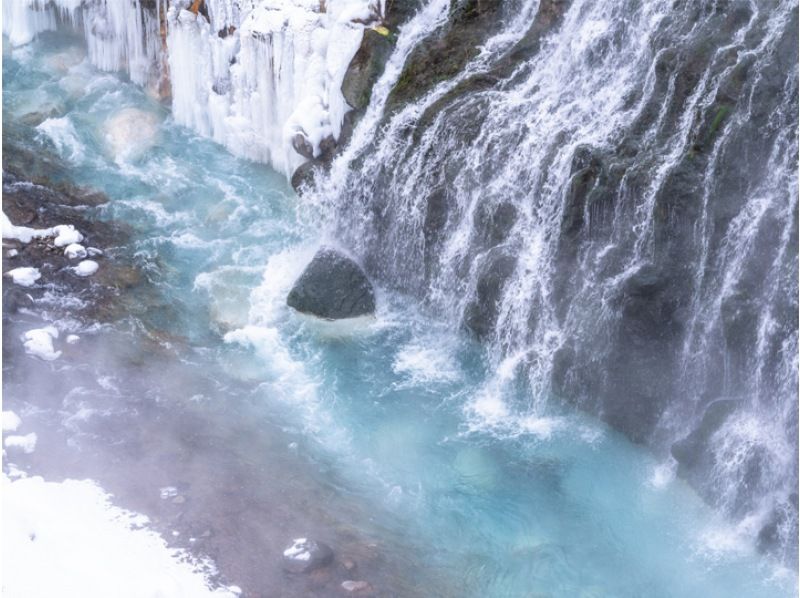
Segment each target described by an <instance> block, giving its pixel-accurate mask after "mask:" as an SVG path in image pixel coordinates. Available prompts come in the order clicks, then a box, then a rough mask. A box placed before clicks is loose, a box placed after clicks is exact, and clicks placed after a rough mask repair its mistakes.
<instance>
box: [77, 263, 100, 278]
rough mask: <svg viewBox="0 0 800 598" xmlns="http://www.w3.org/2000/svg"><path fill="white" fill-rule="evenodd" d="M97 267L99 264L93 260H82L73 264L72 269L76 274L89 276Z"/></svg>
mask: <svg viewBox="0 0 800 598" xmlns="http://www.w3.org/2000/svg"><path fill="white" fill-rule="evenodd" d="M99 267H100V266H99V265H98V263H97V262H95V261H94V260H83V261H82V262H81V263H79V264H78V265H77V266H75V267H74V268H73V270H74V271H75V274H77V275H78V276H82V277H86V276H91V275H92V274H94V273H95V272H97V269H98V268H99Z"/></svg>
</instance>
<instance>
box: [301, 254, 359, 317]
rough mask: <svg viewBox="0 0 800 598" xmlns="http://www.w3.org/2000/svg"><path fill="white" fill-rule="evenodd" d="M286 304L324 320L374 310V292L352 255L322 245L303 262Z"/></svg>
mask: <svg viewBox="0 0 800 598" xmlns="http://www.w3.org/2000/svg"><path fill="white" fill-rule="evenodd" d="M286 303H287V304H288V305H289V307H293V308H294V309H296V310H297V311H299V312H302V313H306V314H311V315H314V316H317V317H320V318H326V319H328V320H339V319H343V318H355V317H357V316H364V315H368V314H372V313H374V312H375V292H374V291H373V289H372V284H371V283H370V281H369V279H368V278H367V275H366V274H364V271H363V270H362V269H361V267H360V266H359V265H358V264H357V263H356V262H354V261H353V260H352V259H350V258H349V257H347V256H346V255H344V254H342V253H341V252H339V251H336V250H335V249H331V248H330V247H323V248H322V249H320V250H319V251H318V252H317V254H316V255H315V256H314V259H312V260H311V263H310V264H308V266H306V269H305V270H304V271H303V273H302V274H301V275H300V278H298V279H297V281H296V282H295V283H294V286H293V287H292V290H291V291H290V292H289V296H288V297H287V298H286Z"/></svg>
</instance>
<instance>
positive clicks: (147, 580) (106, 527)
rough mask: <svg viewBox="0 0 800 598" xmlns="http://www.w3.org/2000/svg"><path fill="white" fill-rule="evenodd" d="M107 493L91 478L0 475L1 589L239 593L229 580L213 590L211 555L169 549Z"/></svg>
mask: <svg viewBox="0 0 800 598" xmlns="http://www.w3.org/2000/svg"><path fill="white" fill-rule="evenodd" d="M110 499H111V497H110V496H109V495H108V494H106V493H105V492H104V491H103V490H102V488H100V487H99V486H98V485H97V484H96V483H94V482H92V481H90V480H82V481H78V480H66V481H64V482H62V483H54V482H46V481H44V480H43V479H42V478H41V477H28V478H22V479H16V480H12V479H11V478H10V477H8V476H6V475H3V528H4V532H3V549H4V559H5V561H4V568H3V569H4V571H3V572H4V579H3V593H4V595H5V594H8V595H9V596H29V597H37V596H41V597H44V596H64V595H66V594H69V595H78V594H80V596H82V597H85V598H94V597H98V598H100V597H104V598H105V597H106V596H115V597H119V598H140V597H142V596H153V597H155V596H192V597H197V598H202V597H215V598H232V597H234V596H238V595H239V594H240V593H241V590H240V589H239V588H237V587H235V586H232V587H218V588H216V589H212V585H211V581H210V580H211V577H212V576H213V575H215V574H216V568H215V567H214V564H213V563H212V562H211V561H209V560H207V559H196V558H193V557H192V556H191V555H189V554H188V553H186V552H185V551H183V550H179V549H173V548H169V547H168V546H167V543H166V542H165V541H164V539H163V538H162V537H161V536H159V535H158V534H157V533H155V532H153V531H152V530H149V529H147V528H146V527H144V526H145V525H146V524H147V523H149V521H148V519H147V517H145V516H144V515H140V514H137V513H133V512H130V511H126V510H123V509H120V508H119V507H116V506H114V505H112V504H111V500H110ZM100 564H102V566H100ZM43 573H46V574H43ZM72 590H74V591H72Z"/></svg>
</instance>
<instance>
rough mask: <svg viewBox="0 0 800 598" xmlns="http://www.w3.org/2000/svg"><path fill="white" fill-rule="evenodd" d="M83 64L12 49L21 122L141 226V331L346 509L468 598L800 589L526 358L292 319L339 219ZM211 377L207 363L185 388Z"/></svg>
mask: <svg viewBox="0 0 800 598" xmlns="http://www.w3.org/2000/svg"><path fill="white" fill-rule="evenodd" d="M83 59H84V56H83V53H82V52H81V50H80V46H79V45H77V42H76V41H74V40H72V39H70V38H64V37H55V36H45V37H43V38H42V39H41V40H39V41H37V42H35V43H33V44H31V45H28V46H25V47H23V48H20V49H15V50H14V51H13V52H12V51H10V50H9V49H8V48H7V47H6V48H5V52H4V60H3V75H4V97H3V109H4V120H7V121H8V120H12V121H14V120H20V119H25V118H27V119H28V120H29V122H33V123H36V122H37V121H38V120H41V117H35V118H34V117H32V116H31V115H32V114H35V113H40V112H46V113H47V114H48V115H49V117H50V118H49V120H44V121H43V122H42V123H40V124H36V127H35V129H31V131H32V133H31V134H32V135H34V136H35V137H34V138H33V139H32V143H33V144H42V147H49V148H51V149H53V150H54V151H56V152H57V153H58V154H59V155H60V156H61V157H62V158H63V159H64V160H65V162H66V163H68V164H69V165H70V176H71V177H72V179H73V180H74V181H75V182H76V183H78V184H81V185H86V186H90V187H93V188H96V189H99V190H102V191H103V192H104V193H106V194H107V195H108V197H109V198H110V203H109V204H108V205H107V206H106V207H105V208H103V210H102V217H103V218H108V219H115V220H122V221H124V222H127V223H129V224H130V225H131V226H132V227H133V230H134V246H133V247H132V248H131V251H132V252H133V253H134V254H135V255H136V257H137V260H138V261H139V263H140V264H141V265H142V267H144V268H145V269H146V270H147V271H148V273H149V275H150V278H151V280H152V281H153V282H154V283H155V284H156V285H157V286H158V289H159V291H160V292H161V293H162V294H163V297H164V305H165V306H168V307H169V309H166V307H165V309H163V310H152V311H149V312H147V313H146V314H143V315H140V316H138V317H140V318H141V319H142V320H143V325H144V326H145V327H148V328H150V329H160V330H163V331H165V332H169V333H172V334H175V335H180V336H182V337H184V338H186V339H187V340H188V343H189V344H190V345H191V346H192V347H193V348H195V349H198V348H199V349H201V350H202V351H203V354H204V355H206V356H207V357H208V359H209V360H210V361H213V362H214V363H215V364H217V365H220V366H221V367H222V368H223V369H224V371H225V373H226V376H229V377H230V378H231V379H232V380H237V379H238V380H243V381H248V382H251V383H252V382H255V383H257V388H258V391H257V400H259V401H260V402H262V404H263V407H264V409H263V411H262V413H263V417H265V418H269V419H270V421H271V422H273V423H277V424H278V425H280V426H282V427H284V428H285V429H286V430H288V431H290V432H291V433H292V434H294V435H295V436H296V437H297V438H298V439H299V442H301V443H302V445H303V447H302V448H303V454H304V455H305V458H306V459H308V461H309V463H311V464H312V465H313V466H314V467H319V468H320V470H321V471H322V472H323V474H325V475H328V474H329V475H330V476H331V478H332V479H333V478H335V480H336V486H337V488H338V490H339V493H340V494H341V498H342V500H345V501H346V500H348V497H353V500H355V499H358V500H359V501H366V502H367V503H368V504H372V505H374V512H375V514H376V515H375V516H376V517H380V518H381V524H382V525H383V526H385V528H386V529H387V530H391V531H387V533H396V534H401V535H402V536H403V537H404V538H406V539H407V540H408V541H409V542H411V543H412V545H413V546H414V557H415V558H418V559H419V567H420V568H424V569H430V570H437V571H441V572H442V573H443V574H444V575H445V576H447V575H449V576H451V577H452V578H453V579H454V580H458V584H460V585H459V586H458V589H457V590H456V589H454V595H469V596H492V597H494V596H496V597H514V596H559V597H561V596H564V597H574V596H582V597H600V596H620V597H627V596H630V597H634V596H641V597H645V596H646V597H660V596H664V597H667V596H676V597H677V596H704V597H713V596H720V597H722V596H725V597H731V596H738V597H749V596H752V597H766V596H788V595H791V594H793V593H795V592H796V577H795V573H794V572H791V571H786V570H784V569H782V568H781V567H780V566H779V565H777V564H776V563H774V562H772V561H770V560H768V559H764V558H762V557H760V556H759V555H758V554H757V553H756V552H755V551H754V549H753V548H752V542H751V540H750V539H749V538H750V536H749V535H748V534H751V533H752V531H753V530H748V529H746V525H745V526H740V527H739V528H738V529H735V528H732V527H730V526H729V525H727V524H726V523H725V522H724V521H722V520H720V519H719V518H718V517H717V516H716V515H715V513H714V511H713V510H712V509H711V508H709V507H708V506H707V505H705V504H704V503H703V502H702V501H701V500H700V499H699V498H698V497H697V496H696V495H695V494H694V492H693V491H692V490H691V489H690V488H689V487H688V486H686V485H685V484H684V483H683V482H682V481H680V480H679V479H675V478H674V476H673V475H672V470H671V466H670V464H669V463H668V462H660V461H658V460H657V459H656V458H655V457H653V456H652V455H650V454H648V453H647V452H646V451H644V450H643V449H641V448H640V447H637V446H634V445H633V444H631V443H629V442H628V441H627V440H625V439H624V438H623V437H621V436H620V435H618V434H616V433H614V432H613V431H611V430H609V429H607V428H606V427H605V426H604V425H603V424H602V423H600V422H598V421H596V420H594V419H592V418H590V417H588V416H586V415H583V414H580V413H576V412H572V411H570V410H569V409H567V408H565V407H563V406H559V404H558V402H557V401H551V400H548V399H547V398H546V397H545V398H542V397H538V398H537V400H535V401H534V400H533V399H532V398H530V397H529V396H528V393H527V390H526V388H525V386H524V384H521V383H519V382H518V381H517V380H516V378H515V376H514V367H513V366H514V364H513V363H512V362H510V363H507V364H505V369H503V368H501V369H500V370H499V371H494V372H493V371H490V370H489V368H488V366H487V365H486V364H487V360H486V356H485V355H484V354H483V352H482V349H481V347H480V346H477V345H476V344H474V343H473V342H472V341H470V340H469V339H467V338H466V337H464V336H463V335H461V334H459V333H458V331H457V330H454V328H453V326H451V325H450V324H449V323H447V322H438V321H436V319H435V317H433V316H430V315H426V314H424V313H422V312H421V311H420V310H419V309H418V307H417V306H416V305H415V303H414V301H413V300H411V299H410V298H406V297H402V296H397V295H393V294H391V293H388V292H386V291H383V290H381V289H379V290H378V298H379V304H380V305H379V311H378V315H377V318H376V319H375V320H374V321H373V320H365V321H361V322H356V323H349V324H337V325H333V324H328V323H320V322H315V321H313V320H310V319H308V318H304V317H301V316H299V315H297V314H295V313H293V312H292V311H291V310H289V309H288V308H287V307H286V306H285V303H284V301H285V294H286V291H287V290H288V288H289V287H290V285H291V283H292V282H293V280H294V279H295V278H296V276H297V275H298V274H299V273H300V271H301V270H302V268H303V267H304V265H305V264H306V263H307V261H308V259H310V257H311V256H312V255H313V252H314V251H315V249H316V248H317V247H318V246H319V245H320V244H321V243H323V242H325V243H333V244H335V239H331V238H329V237H328V236H327V233H326V227H325V215H324V211H323V210H322V209H321V208H317V207H315V206H308V205H303V202H302V200H300V199H298V198H297V197H296V196H295V195H294V193H293V192H292V190H291V188H290V187H289V186H288V184H287V182H286V181H285V180H284V178H283V177H282V176H281V175H278V174H277V173H275V172H273V171H271V170H270V169H269V168H267V167H265V166H263V165H259V164H254V163H251V162H247V161H244V160H240V159H237V158H235V157H233V156H232V155H230V154H229V153H228V152H226V151H225V150H224V149H223V148H222V147H221V146H218V145H216V144H215V143H213V142H211V141H209V140H205V139H201V138H198V137H197V136H195V135H194V134H192V133H191V132H189V131H187V130H185V129H182V128H180V127H178V126H176V125H175V124H174V123H173V121H172V119H171V116H170V114H169V111H168V110H167V109H166V108H165V107H164V106H163V105H161V104H159V103H158V102H157V101H156V100H154V99H153V98H150V97H148V95H147V94H146V93H145V92H144V91H143V90H141V89H139V88H137V87H135V86H134V85H132V84H130V83H128V82H126V81H125V80H124V79H123V78H122V77H120V76H117V75H115V74H108V73H99V72H97V71H95V70H94V69H93V68H92V67H90V66H89V65H88V64H87V63H86V62H84V60H83ZM132 110H134V111H132ZM34 131H35V132H34ZM202 367H203V365H202V363H201V362H198V361H197V360H189V359H187V360H186V363H185V368H186V375H188V376H191V375H192V370H193V369H196V368H202ZM198 374H199V372H198ZM230 408H231V409H236V406H235V404H232V405H231V407H230ZM137 425H143V426H146V425H147V422H138V424H137ZM252 426H253V429H254V430H256V431H257V430H258V429H259V426H260V422H258V421H253V422H252ZM326 472H327V473H326ZM230 581H231V582H233V583H235V582H236V580H235V579H232V580H230ZM454 587H455V586H454Z"/></svg>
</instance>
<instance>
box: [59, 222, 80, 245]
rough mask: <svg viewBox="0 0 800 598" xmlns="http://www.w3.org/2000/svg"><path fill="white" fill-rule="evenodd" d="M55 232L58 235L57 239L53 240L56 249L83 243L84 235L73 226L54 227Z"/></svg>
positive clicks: (60, 225)
mask: <svg viewBox="0 0 800 598" xmlns="http://www.w3.org/2000/svg"><path fill="white" fill-rule="evenodd" d="M53 232H54V233H55V235H56V238H55V239H53V245H55V246H56V247H65V246H67V245H73V244H76V243H80V242H81V241H83V235H82V234H81V233H80V231H78V230H77V229H76V228H75V227H74V226H73V225H71V224H59V225H57V226H54V227H53Z"/></svg>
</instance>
